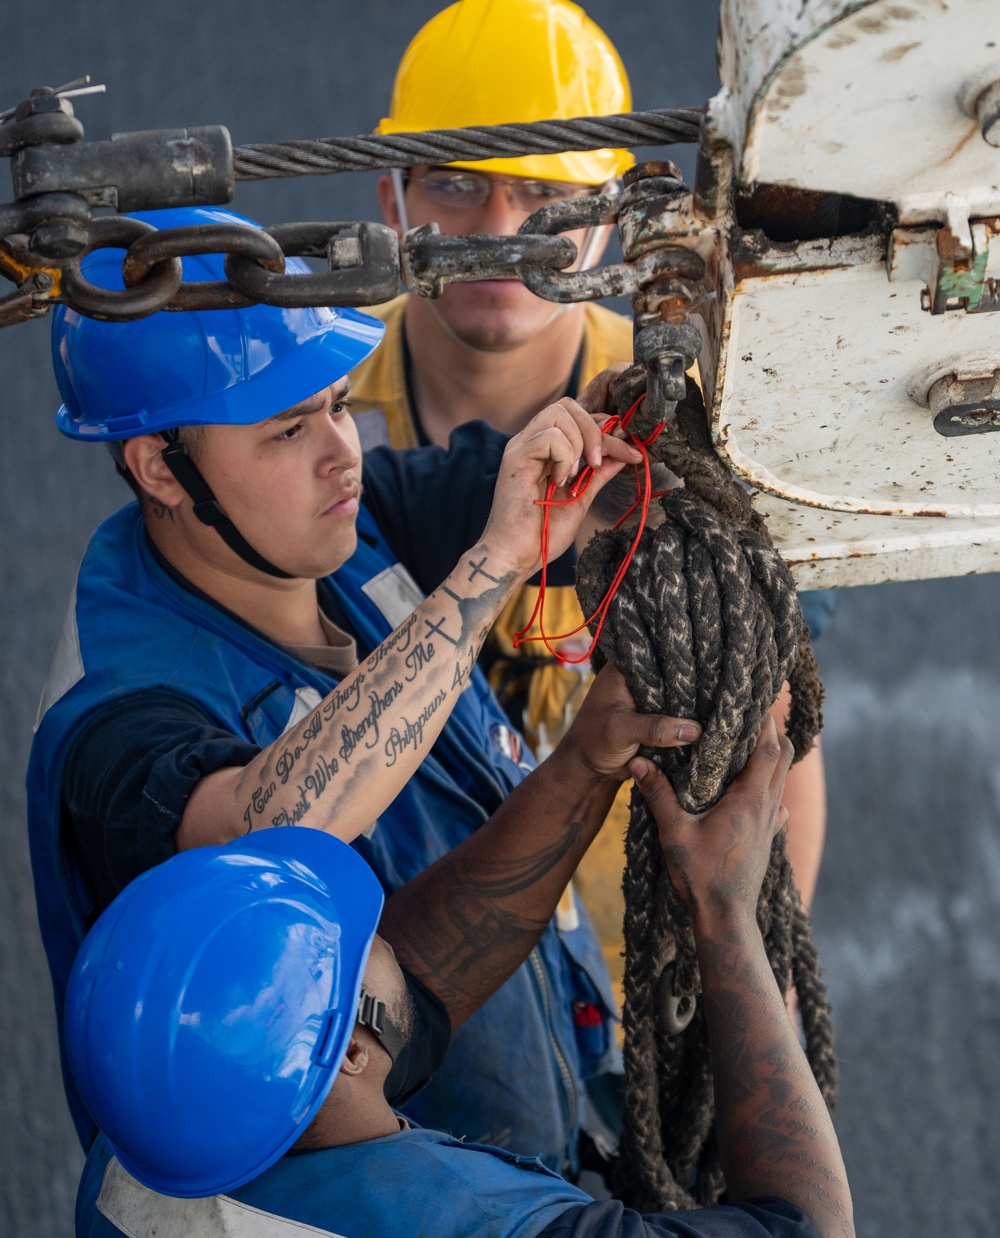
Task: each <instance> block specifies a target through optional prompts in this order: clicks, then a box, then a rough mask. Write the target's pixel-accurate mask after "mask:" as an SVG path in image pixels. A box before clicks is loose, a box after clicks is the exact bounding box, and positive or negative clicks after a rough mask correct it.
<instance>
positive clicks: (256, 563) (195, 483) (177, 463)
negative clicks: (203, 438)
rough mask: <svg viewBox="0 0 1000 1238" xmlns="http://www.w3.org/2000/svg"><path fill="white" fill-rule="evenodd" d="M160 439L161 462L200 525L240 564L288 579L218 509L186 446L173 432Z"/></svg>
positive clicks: (217, 502) (288, 577)
mask: <svg viewBox="0 0 1000 1238" xmlns="http://www.w3.org/2000/svg"><path fill="white" fill-rule="evenodd" d="M163 437H164V438H165V439H166V440H167V446H166V447H164V449H163V451H162V452H161V453H160V454H161V455H162V457H163V462H164V464H166V466H167V468H168V469H169V470H170V472H171V473H172V474H173V475H174V478H175V479H176V481H177V482H178V484H179V485H180V486H181V487H182V489H183V490H184V493H185V494H186V495H187V496H188V498H189V499H190V500H191V501H192V503H193V504H194V514H195V515H196V516H197V517H198V519H199V520H200V521H201V523H202V524H204V525H208V527H209V528H210V529H214V530H215V531H216V533H218V535H219V536H220V537H221V538H222V540H223V541H224V542H225V543H226V545H227V546H228V547H229V549H230V550H232V551H233V553H234V554H238V555H239V557H240V558H241V559H242V560H243V562H244V563H249V564H250V566H251V567H255V568H256V569H257V570H258V571H259V572H266V573H267V575H268V576H277V577H279V578H280V579H281V580H291V579H292V575H291V573H290V572H284V571H282V570H281V568H280V567H275V566H274V564H273V563H270V562H269V561H268V560H267V559H265V558H264V556H263V555H261V554H258V553H257V551H256V550H254V548H253V547H252V546H251V545H250V543H249V542H248V541H247V540H246V538H245V537H244V536H243V534H242V533H241V532H240V531H239V529H237V527H236V525H234V524H233V522H232V521H231V520H230V519H229V517H228V516H227V515H226V513H225V512H224V511H223V510H222V508H221V507H220V506H219V501H218V499H216V497H215V495H214V494H213V493H212V487H211V486H210V485H209V484H208V482H207V481H206V480H205V479H204V477H202V475H201V473H200V471H199V469H198V466H197V465H196V464H195V462H194V461H193V460H192V459H191V457H190V456H189V455H188V449H187V446H186V444H184V443H182V442H181V440H180V439H179V438H178V437H177V431H176V430H164V431H163Z"/></svg>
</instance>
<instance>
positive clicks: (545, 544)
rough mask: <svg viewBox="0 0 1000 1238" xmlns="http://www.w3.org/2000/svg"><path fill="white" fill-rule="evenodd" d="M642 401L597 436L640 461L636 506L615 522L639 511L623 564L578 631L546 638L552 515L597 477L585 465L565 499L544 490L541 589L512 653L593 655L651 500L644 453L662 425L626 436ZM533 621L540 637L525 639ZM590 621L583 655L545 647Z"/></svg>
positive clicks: (569, 659)
mask: <svg viewBox="0 0 1000 1238" xmlns="http://www.w3.org/2000/svg"><path fill="white" fill-rule="evenodd" d="M642 400H643V396H640V397H639V398H638V400H636V401H635V403H634V404H633V405H632V407H631V408H630V409H629V410H628V412H627V413H625V414H624V415H623V416H622V417H609V418H608V419H607V420H606V421H605V422H604V423H603V424H602V426H601V433H602V434H603V435H606V436H608V437H611V436H612V435H613V434H615V433H621V432H624V433H625V434H626V435H627V438H628V441H629V442H630V443H631V444H632V445H633V447H634V448H635V449H636V454H637V455H638V457H639V460H641V462H642V469H641V471H640V469H639V467H638V460H637V461H636V470H635V474H636V482H635V484H636V496H637V497H636V502H635V503H634V504H633V506H632V507H631V508H629V510H628V511H627V512H626V513H625V515H624V516H623V517H622V518H621V520H620V521H619V522H618V524H622V523H624V521H626V520H627V519H628V518H629V516H631V515H632V513H633V512H634V511H635V510H636V508H641V512H640V516H639V524H638V528H637V529H636V534H635V538H634V540H633V542H632V545H631V547H630V548H629V552H628V554H627V555H626V556H625V558H624V560H623V561H622V564H621V566H620V567H619V569H618V571H617V572H616V573H615V577H614V580H612V582H611V584H610V586H609V587H608V591H607V593H606V594H605V595H604V598H603V599H602V601H601V604H600V606H598V608H597V610H595V611H594V613H593V614H592V615H590V616H588V618H587V619H585V620H584V622H583V623H582V624H581V625H580V626H579V627H578V628H574V629H573V630H572V631H571V632H561V633H560V634H559V635H558V636H550V635H549V634H548V633H547V632H546V631H545V615H544V610H545V586H546V565H547V564H548V563H550V562H551V560H552V559H553V558H555V557H556V556H555V555H554V554H551V553H550V552H549V547H550V530H551V524H552V520H553V513H554V512H555V511H556V510H557V509H560V508H566V507H571V506H573V505H575V504H578V503H580V502H581V501H582V500H583V499H584V496H585V495H586V494H587V491H588V490H589V489H590V487H591V485H592V483H593V481H594V480H595V478H596V477H597V476H598V473H597V471H596V470H595V469H594V468H592V467H591V466H590V464H589V463H588V465H587V466H586V467H585V468H584V469H583V470H582V471H581V472H580V473H579V474H578V476H576V477H575V478H574V479H573V481H572V482H571V484H570V485H569V487H568V497H566V498H557V497H556V487H555V486H554V485H552V484H551V483H550V484H549V486H548V487H547V489H546V492H545V498H544V499H541V500H537V501H538V502H539V503H540V504H541V506H543V507H544V509H545V517H544V519H543V521H542V535H541V552H542V555H541V558H542V583H541V587H540V588H539V590H538V600H537V602H536V603H535V609H534V611H532V614H531V618H530V619H529V620H528V622H527V624H526V625H525V627H524V628H523V629H522V630H521V631H520V632H517V633H515V636H514V648H515V649H516V648H517V647H518V646H519V645H524V644H528V643H529V642H530V641H541V642H542V644H543V645H544V646H545V648H546V649H547V650H548V652H549V653H550V654H551V655H552V656H553V657H554V658H558V660H559V661H560V662H562V663H563V664H570V665H575V664H578V663H582V662H589V661H590V655H591V654H592V653H593V652H594V649H595V647H596V645H597V641H598V638H599V637H600V635H601V629H602V628H603V627H604V621H605V619H606V618H607V614H608V610H609V609H610V606H611V602H612V600H613V598H614V596H615V594H616V593H617V592H618V588H619V586H620V585H621V583H622V580H623V579H624V578H625V573H626V572H627V571H628V569H629V565H630V564H631V562H632V559H633V557H634V555H635V552H636V548H637V547H638V545H639V539H640V538H641V537H642V534H643V530H644V529H645V528H646V519H647V517H648V515H649V504H650V501H651V500H652V499H653V498H654V497H655V496H654V495H653V494H652V493H651V491H652V485H651V482H650V476H649V453H648V451H647V448H649V447H651V446H652V445H653V443H655V442H656V440H657V439H658V438H659V436H660V434H661V433H662V431H663V424H662V423H661V424H660V425H658V426H656V427H655V429H654V430H653V431H652V433H651V434H650V435H649V436H648V437H647V438H644V439H639V438H636V437H635V435H633V434H631V433H629V429H628V427H629V423H630V422H631V420H632V418H633V417H634V416H635V411H636V409H637V408H638V407H639V405H640V404H641V403H642ZM612 441H613V440H612ZM605 480H606V479H605ZM603 484H604V483H603V481H602V482H601V485H603ZM592 501H593V495H591V498H590V500H589V501H588V502H587V506H588V507H589V506H590V502H592ZM584 510H586V509H584ZM615 527H616V528H617V527H618V526H617V525H616V526H615ZM558 553H561V552H558ZM536 620H537V621H538V629H539V632H540V635H539V636H528V635H527V633H528V632H530V631H531V629H532V627H533V626H534V624H535V621H536ZM594 620H596V621H597V629H596V631H595V633H594V637H593V640H592V641H591V642H590V646H589V647H588V648H587V649H586V650H585V651H584V652H583V653H575V654H574V653H567V652H565V651H564V650H560V649H558V648H556V647H555V646H554V645H551V644H550V643H549V642H550V641H561V640H565V639H566V638H567V637H569V636H575V635H576V633H577V632H582V631H583V630H584V628H586V627H587V625H588V624H590V623H592V622H594Z"/></svg>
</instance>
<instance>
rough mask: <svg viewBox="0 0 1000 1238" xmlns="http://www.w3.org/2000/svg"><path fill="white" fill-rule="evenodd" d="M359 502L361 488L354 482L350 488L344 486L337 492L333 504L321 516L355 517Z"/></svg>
mask: <svg viewBox="0 0 1000 1238" xmlns="http://www.w3.org/2000/svg"><path fill="white" fill-rule="evenodd" d="M360 500H361V487H360V486H359V485H358V484H357V483H356V482H355V483H354V484H352V485H350V486H345V487H344V488H343V489H341V490H339V491H338V492H337V494H336V496H335V497H334V500H333V502H332V503H331V504H330V505H329V507H327V508H325V509H324V510H323V511H322V512H321V513H320V515H321V516H334V517H336V516H356V515H357V514H358V507H359V505H360Z"/></svg>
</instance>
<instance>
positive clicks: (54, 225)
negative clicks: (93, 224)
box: [28, 219, 90, 258]
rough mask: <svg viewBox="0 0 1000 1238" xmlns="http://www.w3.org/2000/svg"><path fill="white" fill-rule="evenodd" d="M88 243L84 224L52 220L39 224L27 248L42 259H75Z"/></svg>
mask: <svg viewBox="0 0 1000 1238" xmlns="http://www.w3.org/2000/svg"><path fill="white" fill-rule="evenodd" d="M89 241H90V235H89V232H88V229H87V227H86V225H85V224H80V223H77V222H76V221H75V220H72V219H67V220H53V221H52V222H50V223H44V224H39V226H38V227H37V228H36V229H35V230H34V232H33V233H32V234H31V240H30V242H29V245H28V248H29V249H30V250H31V251H32V253H36V254H40V255H41V256H42V257H43V258H75V257H77V255H78V254H82V253H83V251H84V250H85V249H86V248H87V245H88V243H89Z"/></svg>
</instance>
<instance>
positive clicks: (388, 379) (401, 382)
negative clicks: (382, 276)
mask: <svg viewBox="0 0 1000 1238" xmlns="http://www.w3.org/2000/svg"><path fill="white" fill-rule="evenodd" d="M406 298H407V294H406V293H405V292H404V293H402V294H401V295H400V296H398V297H394V298H393V300H391V301H386V302H385V304H383V305H370V306H367V307H366V308H365V311H364V312H365V313H366V314H371V315H372V316H373V317H374V318H378V319H380V320H381V321H382V322H384V323H385V337H384V338H383V340H382V342H381V344H380V345H379V346H378V348H376V349H375V351H374V352H373V353H371V355H370V356H368V357H366V358H365V360H364V361H362V363H361V364H360V365H359V366H358V367H357V369H355V370H352V371H351V404H352V408H351V412H352V413H353V415H354V424H355V426H356V427H357V430H358V436H359V438H360V440H361V447H362V449H363V450H364V451H370V450H371V449H372V448H373V447H381V446H385V447H393V448H400V447H413V446H416V443H417V432H416V428H415V426H414V424H413V415H412V413H411V411H410V406H409V401H408V399H407V395H406V375H405V372H404V368H403V338H402V337H403V310H404V307H405V305H406Z"/></svg>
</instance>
